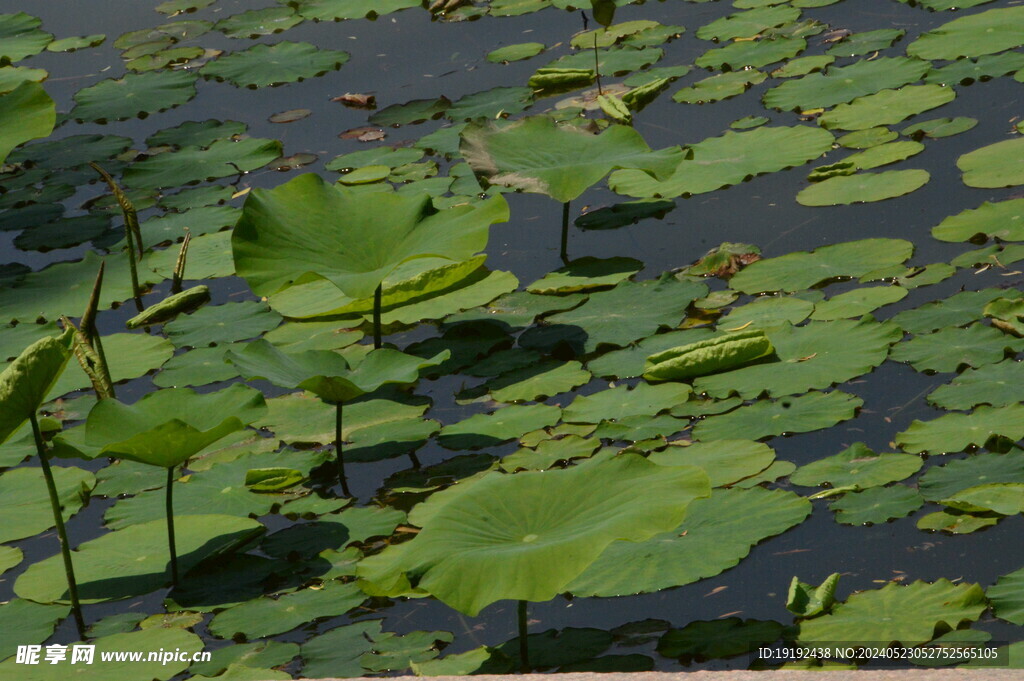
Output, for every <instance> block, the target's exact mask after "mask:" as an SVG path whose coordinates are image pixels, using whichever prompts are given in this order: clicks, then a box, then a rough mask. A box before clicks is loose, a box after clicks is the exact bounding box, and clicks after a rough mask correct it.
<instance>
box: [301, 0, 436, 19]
mask: <svg viewBox="0 0 1024 681" xmlns="http://www.w3.org/2000/svg"><path fill="white" fill-rule="evenodd" d="M419 6H420V2H419V0H297V3H296V5H295V7H296V10H297V11H298V13H299V14H301V15H302V17H303V18H305V19H312V20H314V21H341V20H343V19H363V18H369V19H375V18H376V17H378V16H380V15H383V14H391V13H392V12H397V11H398V10H401V9H408V8H409V7H419Z"/></svg>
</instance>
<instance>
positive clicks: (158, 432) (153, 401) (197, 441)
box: [86, 384, 267, 468]
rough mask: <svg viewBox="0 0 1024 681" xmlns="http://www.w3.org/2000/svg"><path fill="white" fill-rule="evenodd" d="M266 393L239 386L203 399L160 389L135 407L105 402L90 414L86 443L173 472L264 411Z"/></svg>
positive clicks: (186, 392) (190, 392) (190, 393)
mask: <svg viewBox="0 0 1024 681" xmlns="http://www.w3.org/2000/svg"><path fill="white" fill-rule="evenodd" d="M266 410H267V407H266V402H265V401H264V399H263V394H262V393H260V392H259V391H258V390H255V389H253V388H250V387H248V386H244V385H240V384H236V385H232V386H231V387H229V388H225V389H224V390H220V391H218V392H214V393H207V394H205V395H200V394H197V393H196V392H194V391H193V390H190V389H188V388H180V389H170V390H159V391H157V392H154V393H150V394H148V395H146V396H145V397H143V398H142V399H141V400H139V401H138V402H136V403H135V404H133V405H130V406H129V405H126V404H122V403H121V402H118V401H117V400H112V399H111V400H101V401H99V402H97V403H96V406H95V407H93V408H92V411H90V412H89V418H88V419H87V421H86V426H87V434H86V444H88V445H92V446H98V447H102V448H103V452H104V453H105V454H109V455H111V456H117V457H119V458H124V459H128V460H130V461H138V462H139V463H148V464H151V465H154V466H163V467H165V468H170V467H173V466H177V465H179V464H181V463H183V462H184V461H186V460H187V459H188V458H189V457H192V456H194V455H195V454H197V453H198V452H199V451H201V450H202V449H205V448H206V447H207V446H209V445H210V444H212V443H214V442H216V441H217V440H219V439H221V438H222V437H224V436H225V435H227V434H228V433H231V432H234V431H236V430H240V429H242V428H244V427H245V424H247V423H251V422H252V421H254V420H256V419H258V418H260V417H261V416H262V415H263V414H265V413H266Z"/></svg>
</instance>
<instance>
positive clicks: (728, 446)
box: [647, 440, 775, 487]
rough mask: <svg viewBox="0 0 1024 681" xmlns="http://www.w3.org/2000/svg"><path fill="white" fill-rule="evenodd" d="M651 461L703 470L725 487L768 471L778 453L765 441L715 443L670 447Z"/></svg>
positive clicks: (717, 441)
mask: <svg viewBox="0 0 1024 681" xmlns="http://www.w3.org/2000/svg"><path fill="white" fill-rule="evenodd" d="M647 459H648V460H649V461H653V462H654V463H656V464H658V465H661V466H679V465H682V464H685V465H687V466H697V467H698V468H703V469H704V471H705V472H706V473H707V474H708V478H709V479H710V480H711V486H712V487H724V486H726V485H731V484H734V483H736V482H739V481H740V480H743V479H744V478H749V477H750V476H752V475H757V474H758V473H760V472H762V471H764V470H765V469H766V468H768V466H770V465H771V463H772V461H774V460H775V452H773V451H772V449H771V447H769V446H768V445H766V444H764V443H761V442H751V441H750V440H714V441H712V442H694V443H691V444H689V445H687V446H685V447H678V446H674V447H668V448H666V449H663V450H661V451H659V452H652V453H651V454H650V455H648V457H647Z"/></svg>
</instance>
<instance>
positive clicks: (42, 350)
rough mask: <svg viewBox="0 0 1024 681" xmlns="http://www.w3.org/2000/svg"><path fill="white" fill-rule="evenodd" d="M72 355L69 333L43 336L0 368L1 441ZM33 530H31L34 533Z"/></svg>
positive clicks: (42, 395) (29, 414)
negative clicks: (0, 370)
mask: <svg viewBox="0 0 1024 681" xmlns="http://www.w3.org/2000/svg"><path fill="white" fill-rule="evenodd" d="M70 357H71V334H70V333H66V334H64V335H62V336H57V337H50V336H47V337H44V338H40V339H39V340H37V341H36V342H34V343H32V344H31V345H29V346H28V347H27V348H25V349H24V350H23V351H22V352H21V354H20V355H18V357H17V358H16V359H15V360H14V361H13V362H11V363H10V364H8V365H7V366H6V367H4V370H3V371H2V372H0V406H2V409H0V444H2V443H3V442H5V441H6V440H7V439H8V438H9V437H11V435H13V434H14V432H15V431H17V430H18V429H19V428H20V427H21V425H22V424H23V423H25V421H27V420H29V418H30V417H33V416H34V415H35V413H36V410H37V409H39V406H40V405H41V404H42V403H43V402H44V400H45V399H46V395H47V394H48V393H49V392H50V390H51V388H53V385H54V384H55V383H56V382H57V379H58V378H59V377H60V375H61V373H62V372H63V371H64V366H65V365H66V364H67V362H68V359H69V358H70ZM33 534H34V533H33Z"/></svg>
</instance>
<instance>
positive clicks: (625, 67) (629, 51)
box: [530, 44, 665, 90]
mask: <svg viewBox="0 0 1024 681" xmlns="http://www.w3.org/2000/svg"><path fill="white" fill-rule="evenodd" d="M664 54H665V53H664V51H663V50H662V49H661V48H658V47H637V46H634V45H630V44H625V45H618V46H615V47H609V48H606V49H601V50H598V51H597V64H596V66H597V68H598V70H600V72H601V73H605V74H608V75H611V76H624V75H626V74H627V73H630V72H632V71H639V70H640V69H645V68H647V67H648V66H650V65H651V64H653V63H655V62H657V61H658V60H659V59H661V58H662V56H663V55H664ZM594 67H595V63H594V51H593V49H590V50H581V51H579V52H577V53H576V54H569V55H566V56H564V57H559V58H558V59H556V60H555V61H553V62H551V63H550V64H548V67H547V68H548V69H552V70H559V71H561V70H565V71H577V72H580V71H591V73H593V71H592V69H593V68H594ZM591 79H592V78H591ZM531 80H532V79H531ZM578 82H579V80H577V83H578ZM530 87H533V88H534V89H539V90H544V89H547V88H545V87H544V86H540V87H538V86H537V85H535V84H534V83H532V82H531V83H530ZM577 87H578V85H577ZM552 89H554V88H552Z"/></svg>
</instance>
